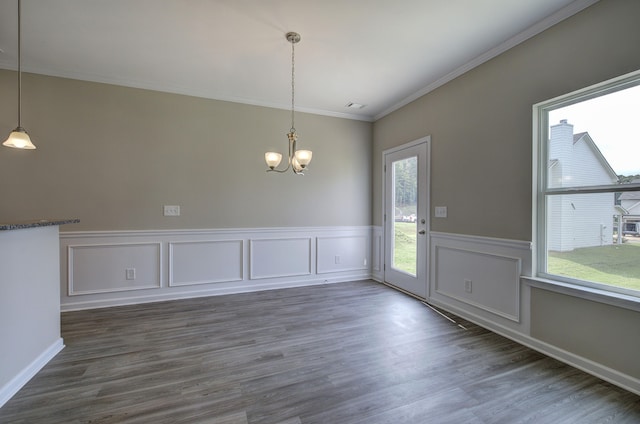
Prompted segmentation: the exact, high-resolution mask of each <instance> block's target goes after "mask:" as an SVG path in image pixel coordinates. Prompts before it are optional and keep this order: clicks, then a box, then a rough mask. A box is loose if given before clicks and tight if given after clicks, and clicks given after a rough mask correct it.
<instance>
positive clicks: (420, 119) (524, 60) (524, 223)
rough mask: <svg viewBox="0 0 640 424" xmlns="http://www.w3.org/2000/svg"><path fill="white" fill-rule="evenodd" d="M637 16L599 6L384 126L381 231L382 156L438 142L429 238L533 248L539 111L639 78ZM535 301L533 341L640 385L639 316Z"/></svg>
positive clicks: (625, 6)
mask: <svg viewBox="0 0 640 424" xmlns="http://www.w3.org/2000/svg"><path fill="white" fill-rule="evenodd" d="M638 17H640V1H636V0H602V1H600V2H598V3H596V4H595V5H593V6H591V7H589V8H588V9H585V10H584V11H582V12H581V13H579V14H577V15H575V16H573V17H571V18H569V19H567V20H565V21H563V22H561V23H559V24H558V25H556V26H554V27H552V28H550V29H548V30H547V31H544V32H543V33H541V34H539V35H538V36H536V37H534V38H532V39H530V40H528V41H526V42H524V43H522V44H520V45H519V46H517V47H515V48H513V49H511V50H509V51H507V52H505V53H504V54H502V55H500V56H498V57H496V58H494V59H493V60H491V61H489V62H487V63H485V64H483V65H481V66H479V67H477V68H475V69H473V70H472V71H470V72H467V73H466V74H464V75H462V76H461V77H459V78H457V79H455V80H453V81H451V82H450V83H448V84H446V85H444V86H442V87H440V88H438V89H437V90H435V91H433V92H431V93H429V94H427V95H425V96H423V97H421V98H420V99H418V100H416V101H414V102H413V103H411V104H409V105H407V106H405V107H404V108H402V109H400V110H398V111H396V112H394V113H392V114H390V115H388V116H386V117H385V118H383V119H380V120H379V121H377V122H376V123H375V124H374V134H373V137H374V150H373V176H374V184H373V200H374V201H373V222H374V224H376V225H381V224H382V219H381V211H382V196H381V194H382V187H381V181H382V172H381V158H382V152H383V150H384V149H387V148H390V147H393V146H397V145H401V144H402V143H405V142H408V141H411V140H414V139H417V138H420V137H424V136H426V135H431V136H432V139H431V140H432V146H431V149H432V150H431V161H432V163H431V205H432V207H433V206H448V218H446V219H442V218H434V217H433V209H432V215H431V216H432V217H431V229H432V230H433V231H442V232H450V233H459V234H469V235H479V236H486V237H497V238H505V239H514V240H525V241H529V240H531V234H532V200H531V198H532V179H531V163H532V106H533V104H535V103H537V102H540V101H543V100H547V99H550V98H553V97H556V96H559V95H562V94H565V93H568V92H571V91H574V90H577V89H579V88H583V87H586V86H589V85H592V84H595V83H598V82H601V81H604V80H607V79H610V78H613V77H616V76H619V75H623V74H625V73H628V72H631V71H635V70H637V69H640V54H638V51H639V50H638V46H640V25H638ZM533 293H534V294H533V296H532V298H531V299H524V301H525V302H527V303H529V302H530V304H531V325H532V328H531V335H532V336H533V337H535V338H537V339H539V340H542V341H544V342H548V343H550V344H552V345H554V346H556V347H559V348H561V349H564V350H566V351H569V352H572V353H575V354H577V355H580V356H582V357H585V358H588V359H591V360H594V361H596V362H599V363H602V364H604V365H606V366H609V367H612V368H614V369H616V370H619V371H622V372H624V373H626V374H628V375H631V376H634V377H636V378H640V370H639V369H638V352H640V339H639V338H638V337H637V334H638V333H637V331H638V330H637V329H638V328H640V313H638V312H635V311H631V310H626V309H621V308H616V307H613V306H606V307H605V306H603V305H601V304H598V303H595V302H591V301H586V300H581V299H577V298H573V297H571V296H566V295H561V294H557V293H552V292H548V291H542V290H533ZM552 311H555V312H556V313H550V312H552ZM558 311H566V313H560V312H558ZM585 317H589V319H588V321H585V320H584V319H583V318H585ZM595 323H599V324H598V325H594V324H595ZM586 328H588V332H589V334H590V337H582V336H580V335H584V333H585V331H587V330H586ZM572 334H578V335H579V336H578V337H571V335H572ZM602 341H604V343H602ZM603 345H606V346H608V349H609V350H610V352H609V353H608V352H603Z"/></svg>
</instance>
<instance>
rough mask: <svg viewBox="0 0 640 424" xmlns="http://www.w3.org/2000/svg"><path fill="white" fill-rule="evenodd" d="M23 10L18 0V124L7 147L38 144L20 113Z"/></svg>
mask: <svg viewBox="0 0 640 424" xmlns="http://www.w3.org/2000/svg"><path fill="white" fill-rule="evenodd" d="M21 10H22V4H21V0H18V126H17V127H16V129H15V130H13V131H12V132H11V134H9V138H7V140H6V141H5V142H4V143H2V145H3V146H7V147H14V148H16V149H35V148H36V146H34V145H33V143H32V142H31V139H30V138H29V134H27V131H26V130H25V129H24V128H22V124H21V121H20V118H21V116H20V114H21V112H22V104H21V101H22V72H21V68H20V54H21V52H20V46H21V44H22V43H21V41H22V40H21V32H22V31H21V28H20V23H21V20H22V18H21Z"/></svg>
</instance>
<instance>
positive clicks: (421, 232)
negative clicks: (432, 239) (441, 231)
mask: <svg viewBox="0 0 640 424" xmlns="http://www.w3.org/2000/svg"><path fill="white" fill-rule="evenodd" d="M418 234H420V235H423V234H427V232H426V231H425V230H420V231H418Z"/></svg>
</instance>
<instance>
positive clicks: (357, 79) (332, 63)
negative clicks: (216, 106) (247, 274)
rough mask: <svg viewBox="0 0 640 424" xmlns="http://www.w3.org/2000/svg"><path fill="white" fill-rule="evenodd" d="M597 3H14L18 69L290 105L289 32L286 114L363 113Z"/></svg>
mask: <svg viewBox="0 0 640 424" xmlns="http://www.w3.org/2000/svg"><path fill="white" fill-rule="evenodd" d="M596 1H597V0H577V1H573V0H297V1H291V0H23V1H22V70H23V71H26V72H35V73H40V74H46V75H53V76H62V77H68V78H75V79H80V80H88V81H97V82H105V83H112V84H118V85H124V86H130V87H140V88H148V89H153V90H160V91H166V92H173V93H182V94H188V95H194V96H199V97H205V98H212V99H220V100H229V101H235V102H241V103H249V104H256V105H263V106H270V107H278V108H285V109H286V108H290V105H291V97H290V96H291V92H290V91H291V80H290V78H291V69H290V67H291V63H290V61H291V45H290V44H289V42H288V41H287V40H286V39H285V33H286V32H288V31H296V32H298V33H300V34H301V36H302V41H301V42H300V43H299V44H297V45H296V110H301V111H307V112H312V113H319V114H325V115H330V116H341V117H348V118H354V119H361V120H368V121H372V120H375V119H378V118H380V117H382V116H384V115H385V114H387V113H390V112H391V111H393V110H395V109H397V108H398V107H400V106H402V105H404V104H406V103H408V102H409V101H411V100H414V99H415V98H417V97H419V96H420V95H422V94H425V93H426V92H428V91H430V90H432V89H433V88H435V87H437V86H439V85H441V84H443V83H444V82H446V81H448V80H450V79H452V78H453V77H455V76H457V75H459V74H461V73H462V72H464V71H466V70H468V69H470V68H472V67H473V66H477V65H478V64H480V63H482V62H484V61H486V60H488V59H490V58H491V57H493V56H495V55H496V54H498V53H500V52H502V51H504V50H506V49H507V48H509V47H512V46H513V45H515V44H517V43H519V42H521V41H523V40H524V39H526V38H528V37H530V36H532V35H535V34H536V33H538V32H540V31H542V30H544V29H546V28H547V27H549V26H551V25H553V24H555V23H557V22H559V21H560V20H562V19H564V18H566V17H568V16H571V15H573V14H574V13H576V12H578V11H580V10H582V9H583V8H585V7H587V6H589V5H591V4H593V3H595V2H596ZM17 31H18V30H17V0H2V1H0V50H1V51H0V68H5V69H16V67H17ZM0 95H2V96H4V93H0ZM349 102H355V103H361V104H365V105H366V107H365V108H363V109H360V110H353V109H348V108H346V107H345V105H346V104H347V103H349Z"/></svg>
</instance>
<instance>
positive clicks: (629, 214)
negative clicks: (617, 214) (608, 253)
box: [619, 179, 640, 234]
mask: <svg viewBox="0 0 640 424" xmlns="http://www.w3.org/2000/svg"><path fill="white" fill-rule="evenodd" d="M632 183H640V179H636V180H633V181H632ZM619 200H620V207H621V208H622V210H623V212H624V215H623V217H622V222H624V223H625V224H626V223H634V222H635V223H637V222H640V192H636V191H628V192H625V193H622V194H621V195H620V197H619ZM625 230H626V228H625ZM629 233H630V234H631V233H633V231H629Z"/></svg>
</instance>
